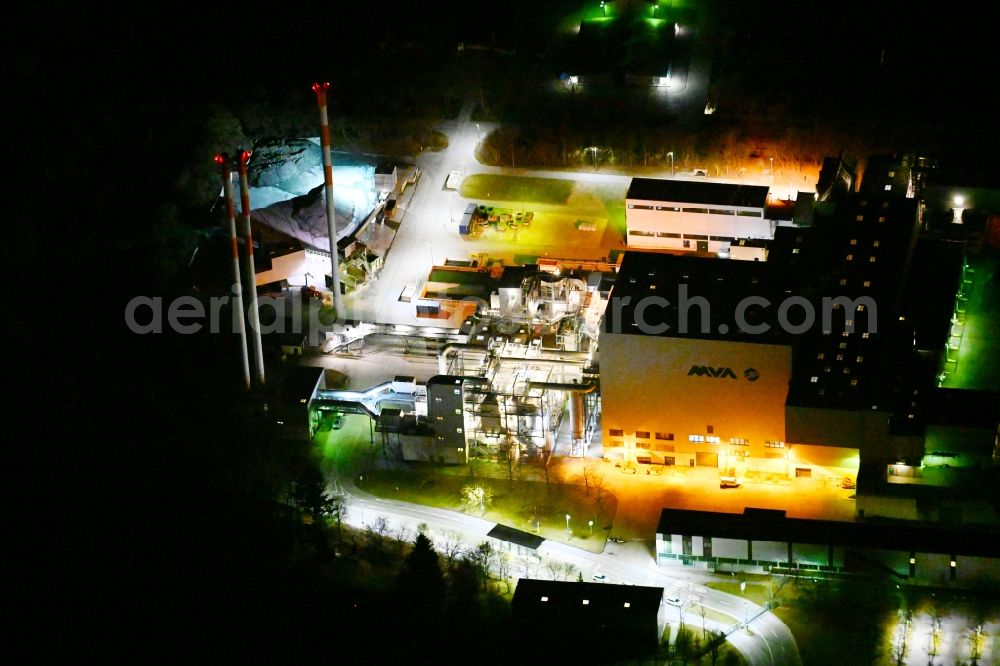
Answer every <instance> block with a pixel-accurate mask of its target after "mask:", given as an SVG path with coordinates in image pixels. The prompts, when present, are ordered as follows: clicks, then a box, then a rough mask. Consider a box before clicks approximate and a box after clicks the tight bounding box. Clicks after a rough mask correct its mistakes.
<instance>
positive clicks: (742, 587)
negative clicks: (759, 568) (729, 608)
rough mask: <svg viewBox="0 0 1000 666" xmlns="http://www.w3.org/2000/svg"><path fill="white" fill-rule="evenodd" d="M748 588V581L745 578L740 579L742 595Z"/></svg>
mask: <svg viewBox="0 0 1000 666" xmlns="http://www.w3.org/2000/svg"><path fill="white" fill-rule="evenodd" d="M745 589H747V582H746V581H745V580H743V581H740V596H743V591H744V590H745Z"/></svg>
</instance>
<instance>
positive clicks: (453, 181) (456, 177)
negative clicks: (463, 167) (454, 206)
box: [444, 171, 462, 190]
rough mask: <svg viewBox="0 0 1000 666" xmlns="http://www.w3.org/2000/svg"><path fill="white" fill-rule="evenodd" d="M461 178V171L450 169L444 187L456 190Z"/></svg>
mask: <svg viewBox="0 0 1000 666" xmlns="http://www.w3.org/2000/svg"><path fill="white" fill-rule="evenodd" d="M461 180H462V172H461V171H452V172H451V173H450V174H448V180H447V182H445V184H444V187H445V189H448V190H457V189H458V184H459V182H460V181H461Z"/></svg>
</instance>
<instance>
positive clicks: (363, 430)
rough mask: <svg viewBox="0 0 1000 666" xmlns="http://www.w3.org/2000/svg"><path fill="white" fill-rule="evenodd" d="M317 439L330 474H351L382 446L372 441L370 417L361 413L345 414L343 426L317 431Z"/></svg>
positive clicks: (317, 450) (320, 456)
mask: <svg viewBox="0 0 1000 666" xmlns="http://www.w3.org/2000/svg"><path fill="white" fill-rule="evenodd" d="M315 442H316V454H317V455H318V456H319V458H320V465H321V468H322V470H323V472H324V473H326V474H330V473H332V472H335V473H337V474H342V475H343V474H346V475H351V474H353V473H354V472H355V471H356V470H357V469H358V468H359V466H360V465H361V464H362V463H363V462H364V461H365V460H369V459H371V458H372V456H373V455H374V454H375V453H377V451H378V450H380V449H376V448H374V447H372V445H371V439H370V431H369V419H368V417H367V416H362V415H359V414H345V415H344V425H343V426H342V427H341V428H340V430H327V431H320V432H317V433H316V438H315Z"/></svg>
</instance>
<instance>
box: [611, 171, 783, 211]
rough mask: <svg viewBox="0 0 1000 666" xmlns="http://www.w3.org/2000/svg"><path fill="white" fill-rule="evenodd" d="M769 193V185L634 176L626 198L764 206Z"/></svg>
mask: <svg viewBox="0 0 1000 666" xmlns="http://www.w3.org/2000/svg"><path fill="white" fill-rule="evenodd" d="M767 193H768V187H767V186H766V185H739V184H736V183H710V182H700V181H696V180H663V179H657V178H633V179H632V183H631V184H630V185H629V188H628V194H627V195H626V196H625V198H626V199H636V200H641V201H670V202H675V203H691V204H705V205H719V206H741V207H744V208H764V206H765V205H766V204H767Z"/></svg>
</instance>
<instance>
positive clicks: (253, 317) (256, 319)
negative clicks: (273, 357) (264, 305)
mask: <svg viewBox="0 0 1000 666" xmlns="http://www.w3.org/2000/svg"><path fill="white" fill-rule="evenodd" d="M249 161H250V151H247V150H241V151H240V158H239V160H237V165H238V170H239V173H240V207H241V211H240V212H241V213H242V214H243V225H244V234H245V235H246V243H247V273H248V274H249V279H250V285H249V286H250V328H251V329H252V331H253V341H254V358H255V360H256V362H257V379H258V380H259V381H260V384H261V386H263V385H264V350H263V348H262V347H261V341H260V313H259V312H258V308H257V272H256V270H255V269H254V265H253V231H252V230H251V229H250V183H249V181H248V180H247V163H248V162H249Z"/></svg>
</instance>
